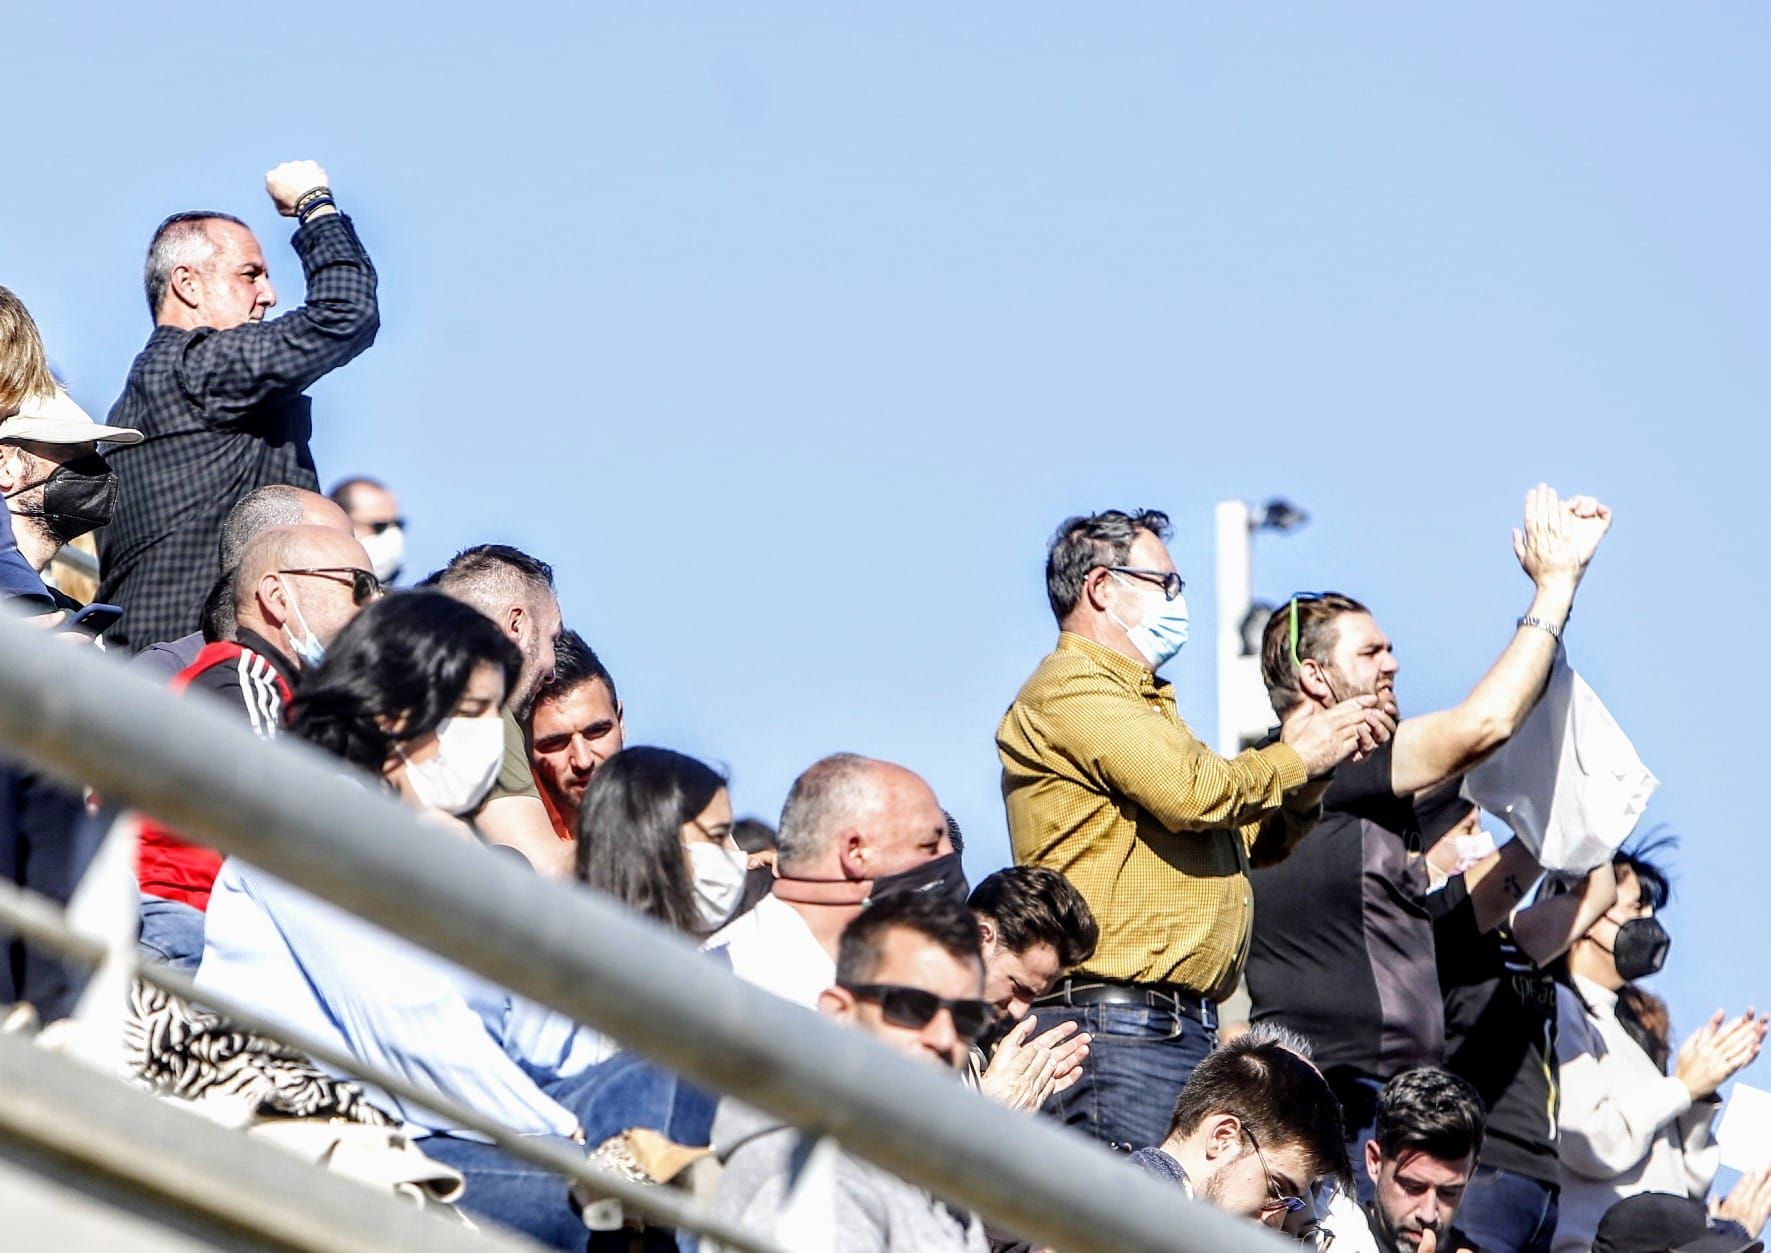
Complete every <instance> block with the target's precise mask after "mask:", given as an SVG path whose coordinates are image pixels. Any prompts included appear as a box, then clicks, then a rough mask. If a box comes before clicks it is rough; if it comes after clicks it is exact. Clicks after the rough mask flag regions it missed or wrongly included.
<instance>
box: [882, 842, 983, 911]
mask: <svg viewBox="0 0 1771 1253" xmlns="http://www.w3.org/2000/svg"><path fill="white" fill-rule="evenodd" d="M896 892H937V893H939V894H940V895H942V896H945V897H948V898H950V899H951V900H953V901H954V902H955V903H957V904H959V905H964V904H965V902H966V898H967V897H969V896H970V895H971V894H972V889H971V885H970V884H968V883H967V882H966V881H965V867H964V866H963V865H962V864H961V863H960V860H959V854H958V853H948V854H947V855H946V856H944V857H937V858H935V859H934V860H933V861H928V862H924V863H923V864H922V865H920V866H917V867H915V868H914V869H911V870H900V871H899V872H898V873H897V874H889V875H884V876H882V877H881V878H878V879H875V880H874V881H873V888H872V890H870V891H869V892H868V893H867V899H868V900H869V901H870V902H871V901H877V900H879V899H880V898H881V897H883V896H891V895H892V894H894V893H896Z"/></svg>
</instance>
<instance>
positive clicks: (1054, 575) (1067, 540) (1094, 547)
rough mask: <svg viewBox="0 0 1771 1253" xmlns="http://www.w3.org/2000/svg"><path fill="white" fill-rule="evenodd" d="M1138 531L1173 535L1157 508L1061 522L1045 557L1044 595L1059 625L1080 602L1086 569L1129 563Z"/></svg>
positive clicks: (1112, 511) (1109, 512)
mask: <svg viewBox="0 0 1771 1253" xmlns="http://www.w3.org/2000/svg"><path fill="white" fill-rule="evenodd" d="M1139 531H1148V532H1150V534H1152V535H1154V536H1155V537H1156V538H1157V539H1160V540H1166V539H1167V538H1168V537H1169V536H1170V535H1172V534H1174V528H1173V527H1171V526H1170V525H1169V522H1168V515H1167V514H1166V513H1163V512H1162V511H1161V510H1159V509H1134V510H1132V511H1131V512H1130V513H1126V512H1125V511H1124V510H1121V509H1109V510H1107V511H1106V512H1104V513H1090V514H1078V515H1077V516H1076V517H1073V518H1065V519H1064V521H1063V524H1062V525H1061V526H1059V527H1058V529H1057V531H1056V532H1055V533H1054V534H1053V535H1052V539H1051V544H1050V546H1049V547H1048V548H1047V551H1046V555H1045V596H1046V599H1047V600H1048V601H1050V602H1051V607H1052V613H1053V614H1054V615H1055V616H1056V617H1057V619H1058V621H1059V622H1062V621H1064V619H1066V618H1068V617H1069V616H1070V614H1071V612H1072V611H1073V610H1075V608H1076V602H1077V601H1079V600H1081V599H1082V585H1083V583H1084V582H1086V581H1087V579H1088V572H1089V571H1090V570H1094V569H1096V568H1098V567H1101V566H1122V565H1124V564H1125V563H1126V562H1127V561H1130V560H1131V546H1132V545H1133V544H1134V543H1136V542H1137V538H1138V532H1139Z"/></svg>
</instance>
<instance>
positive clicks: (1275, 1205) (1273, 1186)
mask: <svg viewBox="0 0 1771 1253" xmlns="http://www.w3.org/2000/svg"><path fill="white" fill-rule="evenodd" d="M1236 1121H1237V1122H1239V1123H1242V1120H1241V1119H1240V1118H1238V1119H1237V1120H1236ZM1242 1134H1243V1135H1245V1136H1247V1137H1248V1143H1249V1147H1251V1148H1252V1149H1254V1155H1255V1160H1257V1161H1258V1162H1260V1164H1261V1172H1262V1173H1263V1174H1265V1175H1266V1176H1267V1195H1268V1199H1267V1203H1266V1204H1265V1205H1263V1206H1262V1207H1261V1209H1262V1210H1263V1212H1267V1213H1270V1212H1272V1211H1273V1210H1275V1209H1283V1210H1284V1211H1285V1212H1286V1213H1287V1214H1299V1213H1302V1212H1303V1211H1304V1210H1305V1209H1307V1208H1308V1207H1309V1204H1310V1203H1309V1202H1308V1201H1306V1200H1304V1198H1303V1197H1301V1196H1287V1195H1286V1194H1285V1193H1284V1192H1282V1191H1281V1190H1280V1188H1279V1181H1278V1180H1277V1179H1275V1178H1273V1169H1272V1167H1270V1166H1268V1165H1267V1155H1266V1154H1265V1153H1263V1152H1261V1142H1260V1141H1259V1140H1257V1139H1255V1138H1254V1132H1252V1131H1250V1130H1249V1129H1248V1124H1247V1123H1242Z"/></svg>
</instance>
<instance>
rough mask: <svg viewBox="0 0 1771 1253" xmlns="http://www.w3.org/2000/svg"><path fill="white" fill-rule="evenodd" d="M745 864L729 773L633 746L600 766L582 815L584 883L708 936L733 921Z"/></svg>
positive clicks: (580, 848) (580, 851)
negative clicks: (734, 829)
mask: <svg viewBox="0 0 1771 1253" xmlns="http://www.w3.org/2000/svg"><path fill="white" fill-rule="evenodd" d="M745 864H746V859H745V855H744V853H743V852H742V851H741V850H740V849H739V848H738V845H737V844H736V843H735V842H734V841H733V839H732V798H731V794H730V793H729V792H728V791H727V790H726V779H725V776H723V775H721V774H720V773H719V772H718V771H717V770H714V769H713V768H712V767H711V766H708V765H706V764H704V763H702V762H699V761H697V760H695V759H694V758H693V757H687V756H684V755H683V754H682V753H675V752H672V751H670V750H669V749H667V748H646V747H639V748H628V749H623V750H622V751H621V752H619V753H616V754H615V755H614V756H613V757H611V758H609V760H608V761H606V762H604V763H603V765H602V766H600V767H599V768H598V769H597V772H596V774H595V775H594V776H593V777H592V778H591V781H590V786H589V787H588V788H587V789H586V790H585V793H584V803H583V805H582V806H580V808H579V810H578V863H577V867H578V877H579V878H580V879H581V880H583V881H584V882H585V883H587V884H589V885H590V886H591V887H593V888H596V889H597V890H598V891H602V892H607V893H608V894H609V895H610V896H613V897H614V898H615V899H616V900H619V901H621V902H622V903H623V904H626V905H629V906H631V907H632V908H634V909H636V910H638V911H639V912H640V913H642V914H646V915H648V916H649V917H652V918H655V919H657V920H658V921H659V922H662V923H664V924H665V925H666V926H669V927H674V928H676V929H677V930H678V931H682V932H685V933H687V934H689V935H691V936H696V937H702V936H708V935H711V934H712V933H713V932H715V931H717V930H719V928H720V927H722V926H724V925H725V924H726V922H727V921H728V920H729V919H730V918H731V917H732V914H733V913H734V912H735V910H736V909H737V906H738V901H739V899H740V898H741V897H742V896H743V894H744V879H745Z"/></svg>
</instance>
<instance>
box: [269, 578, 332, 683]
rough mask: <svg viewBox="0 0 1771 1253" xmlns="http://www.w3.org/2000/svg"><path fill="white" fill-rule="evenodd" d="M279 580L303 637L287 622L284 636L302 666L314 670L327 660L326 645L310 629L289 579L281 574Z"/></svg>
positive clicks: (284, 597)
mask: <svg viewBox="0 0 1771 1253" xmlns="http://www.w3.org/2000/svg"><path fill="white" fill-rule="evenodd" d="M277 581H278V582H279V583H282V584H283V599H284V600H286V601H288V602H289V613H290V614H291V615H292V616H293V617H294V619H295V625H296V626H298V627H300V628H301V637H300V638H299V639H298V638H296V635H295V632H293V631H291V630H290V629H289V626H288V624H287V623H285V624H284V626H283V637H284V638H285V639H287V640H288V641H289V647H290V648H291V649H292V650H294V652H295V657H296V660H298V661H299V662H301V668H302V669H303V670H313V669H315V668H317V667H318V666H319V664H320V663H321V662H322V661H325V660H326V646H325V645H324V644H322V643H320V637H319V636H317V635H315V634H314V633H313V632H312V631H310V630H308V625H307V619H306V618H305V617H303V616H302V612H301V606H300V605H299V604H297V603H296V600H295V594H294V592H293V591H291V590H290V587H289V583H288V581H287V580H285V579H284V578H283V577H282V576H281V575H278V576H277Z"/></svg>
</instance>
